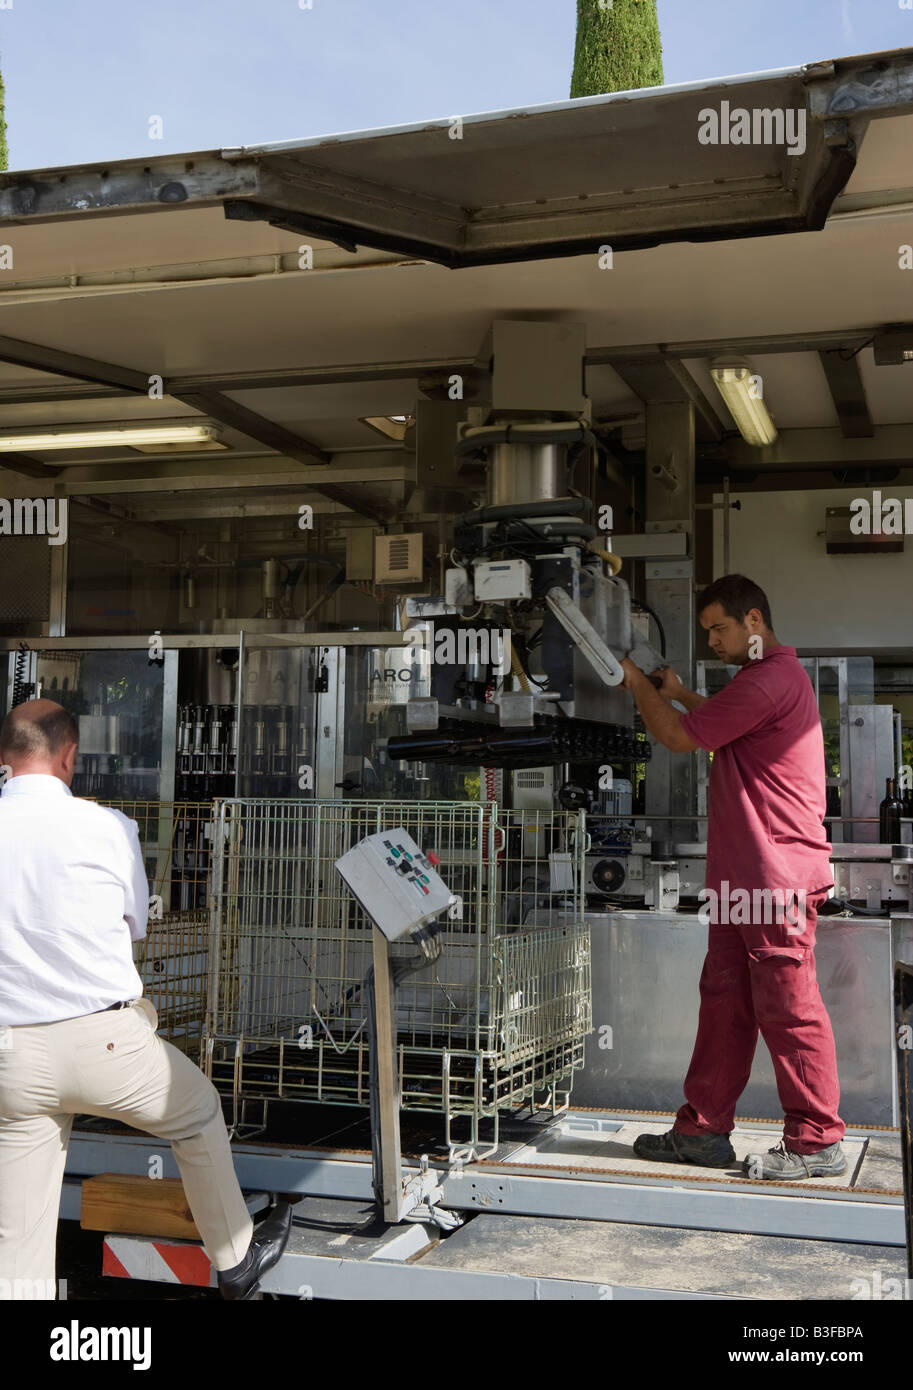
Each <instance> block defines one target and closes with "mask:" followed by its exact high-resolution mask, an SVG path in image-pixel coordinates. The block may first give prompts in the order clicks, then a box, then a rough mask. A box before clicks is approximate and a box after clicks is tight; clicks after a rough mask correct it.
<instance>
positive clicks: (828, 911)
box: [818, 898, 890, 917]
mask: <svg viewBox="0 0 913 1390" xmlns="http://www.w3.org/2000/svg"><path fill="white" fill-rule="evenodd" d="M888 911H890V909H888ZM840 912H852V914H853V916H854V917H884V916H885V909H884V908H883V907H878V908H875V907H854V906H853V904H852V903H848V902H847V901H846V899H845V898H826V899H825V901H824V902H823V903H822V904H821V906H820V907H819V908H818V916H819V917H833V916H835V915H836V914H837V913H840Z"/></svg>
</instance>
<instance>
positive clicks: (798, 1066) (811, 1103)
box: [675, 892, 846, 1153]
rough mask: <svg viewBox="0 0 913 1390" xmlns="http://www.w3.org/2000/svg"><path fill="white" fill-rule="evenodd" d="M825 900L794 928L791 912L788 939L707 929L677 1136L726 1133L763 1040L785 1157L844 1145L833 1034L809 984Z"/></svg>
mask: <svg viewBox="0 0 913 1390" xmlns="http://www.w3.org/2000/svg"><path fill="white" fill-rule="evenodd" d="M826 897H827V893H826V892H817V893H811V892H809V893H808V895H807V898H806V900H805V909H804V913H803V915H802V916H800V917H798V919H796V917H795V908H793V909H792V910H791V915H792V916H793V918H794V921H795V926H794V927H793V928H792V930H791V931H788V930H787V926H786V924H784V923H780V924H777V923H776V922H773V923H770V924H769V925H765V924H758V923H751V924H748V923H746V924H745V925H744V926H737V925H729V924H717V923H713V922H711V925H710V936H709V942H708V949H707V956H706V959H705V961H704V968H703V971H702V973H701V982H700V991H701V1010H700V1018H699V1021H698V1028H697V1039H696V1041H695V1044H694V1053H693V1055H692V1057H691V1065H690V1067H689V1068H688V1075H687V1077H686V1078H685V1085H684V1092H685V1100H686V1104H685V1105H683V1106H682V1108H681V1109H680V1110H679V1112H678V1115H677V1117H676V1120H675V1128H676V1130H677V1131H678V1132H679V1133H681V1134H708V1133H713V1134H729V1133H730V1132H731V1130H732V1128H733V1126H734V1123H735V1107H736V1103H737V1102H738V1099H739V1096H740V1095H741V1094H742V1092H743V1091H744V1089H745V1087H746V1085H747V1084H748V1078H749V1075H750V1073H751V1063H752V1059H753V1058H754V1053H755V1047H756V1046H757V1041H758V1033H759V1032H760V1033H761V1036H762V1037H763V1039H764V1041H765V1043H766V1044H767V1048H768V1051H769V1052H770V1056H771V1061H772V1062H773V1068H774V1074H775V1076H776V1080H777V1091H778V1093H779V1096H780V1104H781V1105H782V1107H783V1112H784V1115H785V1117H786V1123H785V1126H784V1139H785V1141H786V1144H787V1147H788V1148H790V1149H793V1150H794V1151H795V1152H796V1153H813V1152H814V1151H815V1150H817V1149H823V1148H826V1147H827V1146H828V1145H829V1144H834V1143H836V1142H837V1141H838V1140H839V1139H842V1137H843V1134H844V1130H845V1128H846V1127H845V1125H844V1124H843V1122H842V1120H841V1119H840V1116H839V1115H838V1114H837V1106H838V1103H839V1100H840V1086H839V1083H838V1080H837V1058H836V1055H835V1051H834V1034H833V1029H832V1028H831V1021H830V1019H829V1017H828V1014H827V1010H826V1009H825V1007H824V1003H823V1001H822V999H821V994H820V992H819V990H818V980H817V977H816V974H815V924H816V921H817V916H818V907H819V905H820V903H821V902H823V900H824V899H825V898H826ZM800 912H801V908H800ZM803 918H804V930H799V929H800V928H801V927H802V926H803Z"/></svg>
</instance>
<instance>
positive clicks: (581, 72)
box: [571, 0, 663, 97]
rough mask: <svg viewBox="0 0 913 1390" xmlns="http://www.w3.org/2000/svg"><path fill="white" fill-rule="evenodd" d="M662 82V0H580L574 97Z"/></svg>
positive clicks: (625, 89) (652, 85)
mask: <svg viewBox="0 0 913 1390" xmlns="http://www.w3.org/2000/svg"><path fill="white" fill-rule="evenodd" d="M662 85H663V50H662V43H661V42H660V37H659V19H658V18H657V14H656V0H577V41H576V44H575V45H574V73H573V76H572V78H571V96H572V97H591V96H596V95H597V94H598V93H600V92H629V91H633V90H634V88H635V87H661V86H662Z"/></svg>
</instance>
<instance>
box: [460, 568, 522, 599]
mask: <svg viewBox="0 0 913 1390" xmlns="http://www.w3.org/2000/svg"><path fill="white" fill-rule="evenodd" d="M472 578H473V584H474V587H475V597H476V602H477V603H489V602H495V601H497V600H504V599H520V598H532V593H533V588H532V571H531V570H530V567H529V565H528V564H527V562H526V560H479V561H477V562H476V564H475V566H474V567H473V571H472Z"/></svg>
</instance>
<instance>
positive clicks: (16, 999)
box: [0, 700, 292, 1299]
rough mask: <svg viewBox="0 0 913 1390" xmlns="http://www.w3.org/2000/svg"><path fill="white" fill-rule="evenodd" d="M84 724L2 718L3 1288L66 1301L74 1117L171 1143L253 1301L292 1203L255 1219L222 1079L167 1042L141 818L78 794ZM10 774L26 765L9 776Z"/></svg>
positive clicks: (232, 1294) (227, 1262)
mask: <svg viewBox="0 0 913 1390" xmlns="http://www.w3.org/2000/svg"><path fill="white" fill-rule="evenodd" d="M78 741H79V730H78V728H77V725H76V721H75V720H74V719H73V717H72V716H71V715H70V714H68V713H67V711H66V710H65V709H63V708H62V707H61V706H60V705H57V704H54V703H53V701H51V700H30V701H28V702H27V703H26V704H23V705H18V706H17V707H16V708H15V709H14V710H12V711H11V713H10V714H8V715H7V717H6V719H5V720H4V722H3V725H2V727H0V763H2V764H4V765H5V770H6V774H7V777H8V780H7V781H6V783H5V785H4V786H3V791H2V795H0V884H2V885H3V892H2V896H0V1296H5V1297H8V1298H9V1297H12V1298H46V1299H51V1298H53V1297H54V1296H55V1245H56V1237H57V1219H58V1213H59V1207H60V1191H61V1183H62V1181H63V1173H64V1167H65V1164H66V1156H67V1144H68V1141H69V1137H70V1129H71V1126H72V1123H73V1117H74V1115H77V1114H82V1115H100V1116H103V1117H104V1118H106V1119H110V1120H119V1121H121V1122H122V1123H124V1124H127V1125H131V1126H133V1128H135V1129H141V1130H146V1131H147V1132H148V1133H149V1134H154V1135H156V1136H157V1137H158V1138H160V1139H167V1140H170V1141H171V1145H172V1148H173V1151H174V1156H175V1159H176V1160H177V1164H178V1167H179V1169H180V1172H181V1178H182V1180H183V1183H184V1191H185V1193H186V1196H187V1201H188V1203H189V1205H190V1209H191V1211H192V1212H193V1217H194V1220H195V1222H196V1225H197V1228H198V1230H199V1232H200V1235H201V1236H202V1238H203V1246H204V1248H205V1250H206V1253H207V1255H208V1256H209V1258H210V1260H211V1262H212V1265H213V1267H214V1268H215V1270H216V1271H217V1273H218V1284H219V1288H220V1290H221V1293H222V1296H223V1298H229V1299H246V1298H252V1297H253V1296H254V1295H255V1293H256V1292H257V1290H258V1288H259V1280H260V1276H261V1275H262V1274H263V1273H265V1271H266V1270H267V1269H270V1268H271V1267H272V1266H273V1265H274V1264H275V1263H276V1261H277V1260H278V1259H279V1257H280V1255H281V1254H282V1251H283V1249H284V1248H285V1244H286V1241H287V1240H288V1235H289V1230H290V1228H291V1215H292V1214H291V1207H290V1206H289V1205H288V1204H287V1203H279V1204H278V1205H276V1206H275V1207H274V1208H273V1210H272V1212H271V1213H270V1214H269V1216H267V1218H266V1220H265V1221H263V1222H261V1224H260V1225H259V1226H257V1227H256V1228H254V1227H253V1225H252V1223H251V1220H250V1216H249V1214H248V1211H247V1206H246V1203H245V1201H244V1197H243V1194H242V1192H241V1189H240V1187H239V1185H238V1180H237V1178H236V1176H235V1171H234V1165H233V1163H232V1156H231V1147H230V1145H229V1142H228V1135H227V1133H226V1130H225V1122H224V1120H223V1118H222V1107H221V1104H220V1102H219V1096H218V1093H217V1092H216V1090H215V1087H214V1086H213V1085H212V1084H211V1082H209V1081H208V1080H207V1078H206V1077H205V1076H204V1075H203V1073H202V1072H201V1071H200V1070H199V1068H198V1067H195V1066H194V1064H193V1063H192V1062H191V1061H190V1060H189V1058H187V1057H185V1056H184V1055H183V1053H181V1052H178V1050H177V1049H176V1048H174V1047H171V1046H170V1044H168V1043H165V1042H163V1041H162V1040H161V1038H159V1037H157V1036H156V1032H155V1030H156V1027H157V1026H158V1018H157V1016H156V1012H155V1009H154V1008H153V1007H152V1005H151V1004H150V1003H149V1001H148V1000H147V999H144V998H143V997H142V995H143V984H142V981H141V980H140V977H139V975H138V974H137V972H136V967H135V965H134V964H133V953H132V941H136V940H139V939H140V938H142V937H143V936H145V934H146V922H147V916H148V906H149V884H148V880H147V878H146V868H145V865H144V863H143V858H142V854H141V852H140V846H139V832H138V827H137V824H136V822H135V821H132V820H128V818H127V817H126V816H124V815H122V814H121V813H120V812H119V811H115V810H113V809H111V808H108V807H103V806H97V805H95V804H94V803H93V802H91V801H82V800H78V799H77V798H75V797H74V796H73V795H72V793H71V791H70V783H71V782H72V780H73V770H74V767H75V765H76V756H77V749H78ZM10 774H11V775H10Z"/></svg>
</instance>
